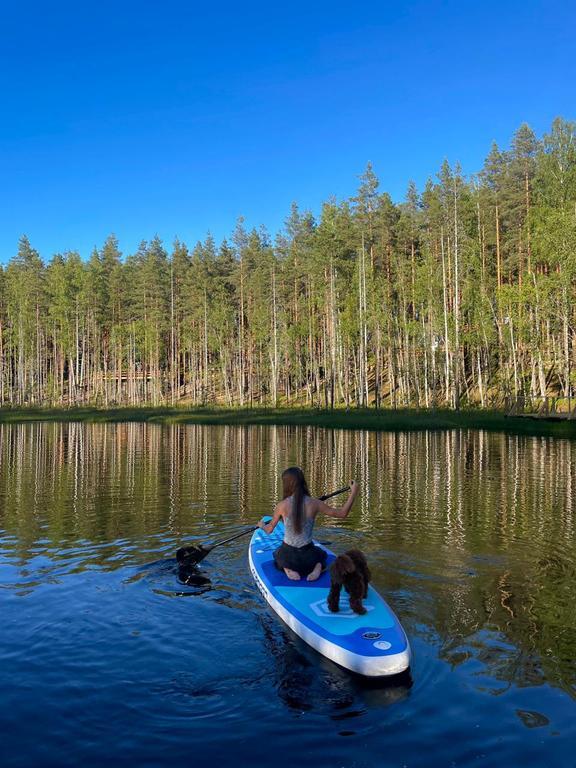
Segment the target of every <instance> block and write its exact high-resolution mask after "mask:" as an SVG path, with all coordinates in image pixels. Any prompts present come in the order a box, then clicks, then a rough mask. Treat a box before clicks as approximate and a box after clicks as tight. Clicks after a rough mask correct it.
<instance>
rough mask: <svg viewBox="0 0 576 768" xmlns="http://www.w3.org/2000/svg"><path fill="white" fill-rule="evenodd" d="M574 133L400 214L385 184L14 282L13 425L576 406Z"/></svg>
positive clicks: (7, 285) (437, 189)
mask: <svg viewBox="0 0 576 768" xmlns="http://www.w3.org/2000/svg"><path fill="white" fill-rule="evenodd" d="M575 288H576V124H575V123H573V122H567V121H566V120H564V119H561V118H558V119H556V120H555V121H554V122H553V124H552V126H551V129H550V132H549V133H546V134H545V135H544V136H543V137H542V138H541V139H539V138H537V137H536V136H535V134H534V133H533V132H532V130H531V129H530V128H529V127H528V126H527V125H522V126H521V127H520V128H519V129H518V131H517V132H516V133H515V134H514V136H513V138H512V141H511V146H510V148H509V149H508V150H506V151H502V150H500V149H499V148H498V147H497V146H496V145H495V144H494V145H493V146H492V148H491V150H490V153H489V154H488V157H487V158H486V161H485V163H484V167H483V168H482V170H481V171H480V172H479V173H478V174H476V175H473V176H471V177H465V176H464V175H463V174H462V172H461V169H460V168H459V166H455V167H451V166H450V165H449V163H448V162H447V161H445V162H444V163H443V164H442V166H441V168H440V171H439V173H438V176H437V178H436V179H435V180H429V181H428V182H427V184H426V186H425V188H424V190H423V191H422V192H420V191H418V190H417V188H416V186H415V185H414V184H413V183H410V185H409V186H408V191H407V195H406V200H405V202H403V203H400V204H395V203H393V201H392V200H391V198H390V196H389V195H388V194H387V193H385V192H384V193H381V192H380V191H379V182H378V179H377V178H376V176H375V174H374V172H373V170H372V167H371V166H370V165H368V167H367V169H366V171H365V173H364V174H363V175H362V176H361V178H360V186H359V189H358V191H357V194H356V196H355V197H353V198H351V199H350V200H347V201H344V202H338V201H335V200H329V201H328V202H326V203H324V204H323V206H322V210H321V213H320V216H319V218H318V220H316V219H315V218H314V216H313V215H312V214H311V213H309V212H302V211H300V210H299V208H298V206H297V205H296V204H293V206H292V210H291V212H290V215H289V217H288V219H287V221H286V225H285V229H284V230H283V231H282V232H280V233H279V234H278V235H277V236H276V237H275V239H273V240H272V239H271V238H270V236H269V235H268V234H267V233H266V231H265V230H263V229H260V230H252V231H246V229H245V228H244V226H243V222H242V220H240V221H239V222H238V223H237V225H236V228H235V230H234V232H233V234H232V236H231V238H230V239H229V240H224V241H223V242H222V243H221V244H220V245H217V244H216V243H215V242H214V240H213V239H212V238H211V237H208V238H207V239H206V240H205V241H204V242H199V243H197V244H196V245H195V246H194V247H193V248H192V249H189V248H188V247H187V246H186V245H185V244H184V243H182V242H180V241H178V240H177V241H176V242H175V243H174V244H173V246H172V249H171V251H170V252H168V251H167V250H166V249H165V247H164V246H163V244H162V242H161V241H160V240H159V239H158V238H154V239H153V240H152V241H150V242H143V243H142V244H141V245H140V247H139V249H138V251H137V252H136V253H135V254H131V255H128V256H126V257H125V258H123V257H122V254H121V253H120V251H119V247H118V242H117V240H116V238H115V237H114V236H110V237H109V238H108V239H107V240H106V242H105V243H104V245H103V247H102V248H101V249H100V250H94V252H93V253H92V255H91V257H90V259H89V260H88V261H83V260H82V259H81V258H80V256H79V255H78V253H76V252H74V251H70V252H66V253H63V254H56V255H55V256H53V258H52V259H51V260H50V262H49V263H44V262H43V260H42V259H41V257H40V255H39V254H38V252H37V251H36V250H34V248H33V247H32V246H31V244H30V242H29V241H28V239H27V238H26V237H23V238H22V239H21V240H20V243H19V247H18V253H17V255H16V256H15V257H14V258H12V259H11V261H10V262H9V263H8V264H7V265H6V266H5V267H4V268H1V267H0V403H1V404H2V405H13V406H22V405H35V406H73V405H100V406H106V407H110V406H114V405H129V406H139V405H145V404H146V405H153V406H160V405H174V404H184V405H190V406H197V405H217V404H220V405H225V406H229V407H230V406H243V407H247V406H263V405H265V406H322V407H328V408H330V407H336V406H340V405H346V406H359V407H366V406H377V407H392V408H403V407H416V408H429V407H444V408H445V407H448V408H459V407H462V406H471V405H473V406H474V405H478V406H481V407H484V408H498V407H500V408H502V407H506V408H507V407H508V405H509V404H510V403H511V402H515V403H521V404H522V405H525V404H526V405H527V407H531V408H536V407H537V406H538V403H544V402H548V400H547V398H550V397H552V398H562V399H564V401H565V402H566V403H568V404H571V401H572V397H573V387H574V380H575V376H574V334H575V328H576V301H575Z"/></svg>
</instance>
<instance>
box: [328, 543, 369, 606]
mask: <svg viewBox="0 0 576 768" xmlns="http://www.w3.org/2000/svg"><path fill="white" fill-rule="evenodd" d="M330 578H331V584H330V593H329V595H328V608H330V610H331V611H332V613H338V611H339V610H340V592H341V591H342V587H344V589H345V590H346V592H348V594H349V595H350V608H352V610H353V611H354V613H359V614H363V613H366V609H365V608H364V606H363V605H362V599H363V598H364V597H366V595H367V594H368V583H369V581H370V580H371V578H372V574H371V573H370V569H369V568H368V563H367V562H366V558H365V557H364V554H363V553H362V552H360V550H359V549H349V550H348V552H345V553H344V554H343V555H338V557H337V558H336V560H334V562H333V563H332V565H331V566H330Z"/></svg>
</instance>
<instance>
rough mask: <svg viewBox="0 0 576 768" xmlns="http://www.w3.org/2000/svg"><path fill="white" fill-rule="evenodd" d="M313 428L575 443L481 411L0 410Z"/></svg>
mask: <svg viewBox="0 0 576 768" xmlns="http://www.w3.org/2000/svg"><path fill="white" fill-rule="evenodd" d="M39 421H51V422H85V423H122V422H146V423H151V424H207V425H209V424H214V425H218V424H221V425H231V426H248V425H270V426H272V425H278V426H314V427H324V428H328V429H366V430H370V431H383V432H398V431H405V430H406V431H408V430H418V431H421V430H447V429H483V430H489V431H491V432H505V433H509V434H517V435H527V436H541V437H558V438H569V439H570V438H571V439H576V420H573V419H572V420H571V419H558V418H548V419H546V418H537V417H530V416H507V415H506V414H505V413H502V412H499V411H483V410H462V411H450V410H415V409H405V410H384V409H380V410H376V409H374V408H372V409H369V408H358V409H350V410H345V409H334V410H324V409H316V408H302V409H289V408H275V409H274V408H182V407H158V408H154V407H139V408H125V407H123V408H90V407H86V408H33V407H30V408H0V424H22V423H27V422H39Z"/></svg>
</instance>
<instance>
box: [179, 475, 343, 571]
mask: <svg viewBox="0 0 576 768" xmlns="http://www.w3.org/2000/svg"><path fill="white" fill-rule="evenodd" d="M349 490H350V486H349V485H347V486H346V487H345V488H340V489H339V490H338V491H333V492H332V493H326V494H325V495H324V496H320V497H319V498H320V501H326V499H331V498H332V497H333V496H338V495H339V494H341V493H345V492H346V491H349ZM258 527H259V526H257V525H255V526H252V528H247V529H246V530H245V531H240V533H236V534H235V535H234V536H230V537H229V538H227V539H222V540H221V541H216V542H214V544H212V546H211V547H204V546H203V545H202V544H201V545H200V547H199V548H197V549H196V552H193V551H192V552H189V553H186V554H185V555H184V557H193V558H194V559H195V560H196V562H200V560H203V559H204V558H205V557H206V555H207V554H208V552H212V550H213V549H214V547H219V546H220V544H228V542H229V541H234V539H239V538H240V537H241V536H247V535H248V534H249V533H254V531H255V530H257V529H258ZM184 549H186V547H182V548H181V550H184ZM181 550H179V551H181ZM200 555H201V556H200Z"/></svg>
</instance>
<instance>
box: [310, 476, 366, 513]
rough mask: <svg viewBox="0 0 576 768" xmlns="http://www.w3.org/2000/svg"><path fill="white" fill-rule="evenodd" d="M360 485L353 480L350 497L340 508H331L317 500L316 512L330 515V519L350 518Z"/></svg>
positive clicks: (315, 502)
mask: <svg viewBox="0 0 576 768" xmlns="http://www.w3.org/2000/svg"><path fill="white" fill-rule="evenodd" d="M359 490H360V489H359V487H358V483H357V482H356V481H355V480H352V481H351V482H350V496H348V498H347V500H346V501H345V503H344V504H343V505H342V506H341V507H338V508H335V507H330V506H329V505H328V504H325V503H324V502H323V501H320V499H315V501H314V504H315V507H316V512H317V513H318V514H319V513H322V514H324V515H329V516H330V517H339V518H341V519H344V518H345V517H348V512H350V510H351V509H352V504H354V499H355V498H356V496H358V491H359Z"/></svg>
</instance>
